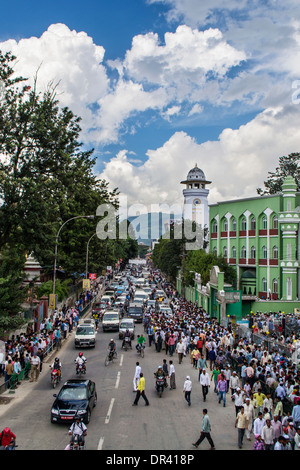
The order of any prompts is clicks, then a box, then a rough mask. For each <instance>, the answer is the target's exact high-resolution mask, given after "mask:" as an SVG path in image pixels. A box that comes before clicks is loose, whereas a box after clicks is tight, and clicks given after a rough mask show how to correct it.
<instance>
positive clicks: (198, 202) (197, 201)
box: [193, 199, 201, 206]
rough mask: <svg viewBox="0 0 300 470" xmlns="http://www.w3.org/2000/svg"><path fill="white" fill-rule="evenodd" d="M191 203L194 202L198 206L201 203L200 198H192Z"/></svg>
mask: <svg viewBox="0 0 300 470" xmlns="http://www.w3.org/2000/svg"><path fill="white" fill-rule="evenodd" d="M193 204H194V206H199V205H200V204H201V201H200V199H194V200H193Z"/></svg>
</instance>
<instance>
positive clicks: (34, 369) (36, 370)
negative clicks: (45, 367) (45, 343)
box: [30, 353, 41, 382]
mask: <svg viewBox="0 0 300 470" xmlns="http://www.w3.org/2000/svg"><path fill="white" fill-rule="evenodd" d="M30 363H31V369H30V382H33V381H35V382H37V379H38V378H39V375H40V363H41V360H40V358H39V356H37V354H36V353H35V354H34V355H33V356H32V357H31V359H30Z"/></svg>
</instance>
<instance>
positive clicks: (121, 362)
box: [120, 354, 124, 367]
mask: <svg viewBox="0 0 300 470" xmlns="http://www.w3.org/2000/svg"><path fill="white" fill-rule="evenodd" d="M123 359H124V354H121V359H120V367H122V364H123Z"/></svg>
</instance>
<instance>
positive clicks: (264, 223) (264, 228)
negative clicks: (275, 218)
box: [262, 217, 267, 230]
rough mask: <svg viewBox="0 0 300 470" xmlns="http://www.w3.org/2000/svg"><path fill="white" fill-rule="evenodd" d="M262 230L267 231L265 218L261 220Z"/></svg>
mask: <svg viewBox="0 0 300 470" xmlns="http://www.w3.org/2000/svg"><path fill="white" fill-rule="evenodd" d="M262 228H263V230H266V229H267V217H263V218H262Z"/></svg>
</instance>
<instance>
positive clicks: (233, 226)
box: [232, 219, 236, 232]
mask: <svg viewBox="0 0 300 470" xmlns="http://www.w3.org/2000/svg"><path fill="white" fill-rule="evenodd" d="M232 230H233V231H234V232H236V220H235V219H232Z"/></svg>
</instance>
